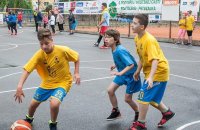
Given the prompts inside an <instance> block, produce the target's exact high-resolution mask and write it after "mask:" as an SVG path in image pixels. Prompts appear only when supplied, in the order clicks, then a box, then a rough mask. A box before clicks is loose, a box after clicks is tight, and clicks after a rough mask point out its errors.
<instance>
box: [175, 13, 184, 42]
mask: <svg viewBox="0 0 200 130" xmlns="http://www.w3.org/2000/svg"><path fill="white" fill-rule="evenodd" d="M178 25H179V30H178V41H177V43H176V44H184V39H185V33H186V15H185V14H181V18H180V20H179V23H178Z"/></svg>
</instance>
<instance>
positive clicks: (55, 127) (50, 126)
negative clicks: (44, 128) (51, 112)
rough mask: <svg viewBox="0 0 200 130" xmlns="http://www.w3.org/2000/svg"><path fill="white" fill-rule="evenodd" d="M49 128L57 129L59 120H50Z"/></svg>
mask: <svg viewBox="0 0 200 130" xmlns="http://www.w3.org/2000/svg"><path fill="white" fill-rule="evenodd" d="M49 129H50V130H57V122H52V121H51V120H50V121H49Z"/></svg>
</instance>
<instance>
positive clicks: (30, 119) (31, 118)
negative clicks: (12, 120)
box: [24, 115, 34, 124]
mask: <svg viewBox="0 0 200 130" xmlns="http://www.w3.org/2000/svg"><path fill="white" fill-rule="evenodd" d="M33 120H34V117H30V116H28V115H26V119H24V121H26V122H28V123H30V124H32V123H33Z"/></svg>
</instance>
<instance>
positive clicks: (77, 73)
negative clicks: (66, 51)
mask: <svg viewBox="0 0 200 130" xmlns="http://www.w3.org/2000/svg"><path fill="white" fill-rule="evenodd" d="M79 65H80V60H79V57H78V60H77V61H76V62H74V66H75V68H74V80H75V83H76V84H78V85H79V84H80V75H79Z"/></svg>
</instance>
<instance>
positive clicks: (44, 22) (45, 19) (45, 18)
mask: <svg viewBox="0 0 200 130" xmlns="http://www.w3.org/2000/svg"><path fill="white" fill-rule="evenodd" d="M42 21H43V27H44V28H46V27H47V24H48V21H49V19H48V16H47V14H44V15H43V19H42Z"/></svg>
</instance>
